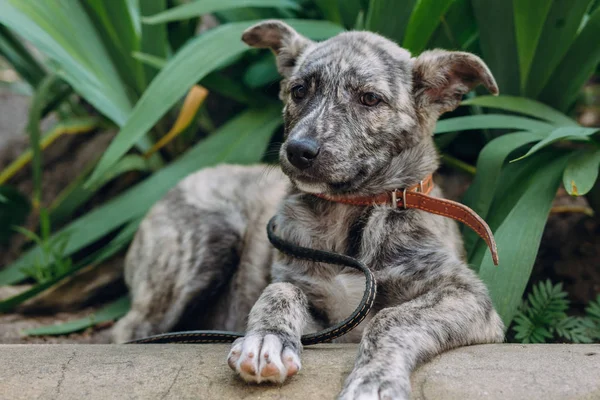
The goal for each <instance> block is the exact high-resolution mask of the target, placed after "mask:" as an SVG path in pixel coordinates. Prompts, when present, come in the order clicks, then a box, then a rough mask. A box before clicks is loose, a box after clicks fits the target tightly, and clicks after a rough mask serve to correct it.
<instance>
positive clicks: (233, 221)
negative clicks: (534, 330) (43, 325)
mask: <svg viewBox="0 0 600 400" xmlns="http://www.w3.org/2000/svg"><path fill="white" fill-rule="evenodd" d="M243 40H244V41H245V42H246V43H247V44H249V45H250V46H254V47H261V48H270V49H272V50H273V52H274V53H275V54H276V56H277V65H278V68H279V71H280V72H281V74H282V76H283V77H284V79H283V81H282V83H281V92H280V97H281V99H282V100H283V102H284V103H285V108H284V120H285V134H286V140H285V143H284V144H283V146H282V147H281V152H280V162H281V169H282V171H283V173H284V174H285V175H283V174H281V173H280V172H279V171H271V172H269V173H265V169H264V167H261V166H255V167H238V166H219V167H216V168H213V169H206V170H203V171H201V172H198V173H196V174H193V175H191V176H189V177H188V178H186V179H185V180H184V181H182V182H181V183H180V184H179V185H178V186H177V187H176V188H175V189H173V190H171V192H170V193H169V194H168V195H167V196H166V197H165V198H164V199H163V200H162V201H160V202H159V203H158V204H157V205H155V206H154V208H153V209H152V210H151V212H150V213H149V215H148V216H147V217H146V218H145V220H144V221H143V222H142V224H141V227H140V229H139V232H138V233H137V235H136V237H135V240H134V243H133V245H132V246H131V249H130V250H129V253H128V256H127V261H126V280H127V283H128V285H129V287H130V289H131V293H132V297H133V306H132V309H131V311H130V312H129V314H128V315H127V316H126V317H125V318H124V319H122V320H121V321H119V323H118V324H117V325H116V327H115V329H114V338H115V340H116V341H119V342H122V341H127V340H131V339H135V338H139V337H142V336H146V335H151V334H156V333H161V332H167V331H170V330H173V329H176V328H181V327H187V328H189V327H194V328H204V329H225V330H245V331H246V332H247V335H246V336H245V337H244V338H241V339H238V340H237V341H236V342H235V343H233V346H232V348H231V352H230V354H229V358H228V362H229V365H230V366H231V368H232V369H233V370H234V371H235V372H236V373H237V374H239V375H240V376H241V377H242V378H243V379H244V380H246V381H248V382H257V383H259V382H266V381H267V382H284V381H285V380H286V378H287V377H289V376H292V375H294V374H296V373H297V372H298V371H299V370H300V367H301V362H300V353H301V350H302V346H301V343H300V336H301V335H302V334H303V333H309V332H314V331H317V330H320V329H323V328H325V327H327V326H330V325H332V324H334V323H336V322H339V321H341V320H343V319H344V318H345V317H347V316H348V315H349V314H350V313H351V312H352V311H353V310H354V308H355V307H356V306H357V304H358V303H359V301H360V298H361V296H362V294H363V290H364V278H363V276H362V274H360V273H359V272H356V271H354V270H350V269H340V267H336V266H331V265H327V264H318V263H314V262H308V261H302V260H298V259H295V258H292V257H288V256H286V255H284V254H280V253H278V252H276V251H275V250H274V249H272V247H270V245H269V243H268V241H267V238H266V234H265V225H266V223H267V221H268V219H269V218H270V217H271V216H272V215H273V214H276V216H277V233H278V235H280V236H281V237H282V238H284V239H286V240H287V241H289V242H292V243H295V244H297V245H300V246H304V247H310V248H314V249H321V250H326V251H333V252H338V253H344V254H347V255H350V256H353V257H357V258H358V259H360V260H361V261H362V262H363V263H364V264H365V265H367V266H368V267H369V268H370V269H371V270H372V271H373V273H374V275H375V277H376V279H377V283H378V293H377V298H376V302H375V307H374V309H373V310H372V312H371V313H370V315H369V316H368V317H367V318H366V319H365V320H364V321H363V322H362V323H361V324H360V325H359V327H358V328H357V329H356V330H354V331H353V332H351V333H350V334H348V335H346V336H345V337H342V338H340V339H337V341H338V342H358V341H360V350H359V354H358V358H357V360H356V364H355V367H354V370H353V371H352V373H351V374H350V375H349V376H348V378H347V380H346V382H345V384H344V387H343V390H342V392H341V394H340V398H341V399H405V398H408V397H409V393H410V373H411V371H412V370H413V369H414V368H415V367H416V366H417V365H418V364H419V363H422V362H424V361H427V360H428V359H430V358H431V357H433V356H435V355H437V354H439V353H441V352H443V351H445V350H448V349H451V348H455V347H458V346H464V345H470V344H476V343H491V342H500V341H502V340H503V324H502V321H501V320H500V318H499V317H498V314H497V313H496V311H495V310H494V308H493V306H492V303H491V301H490V298H489V295H488V292H487V290H486V287H485V286H484V284H483V283H482V282H481V281H480V280H479V279H478V277H477V276H476V275H475V274H474V273H473V272H472V271H471V270H470V269H469V268H468V267H467V265H466V264H465V262H464V260H463V247H462V242H461V238H460V236H459V233H458V230H457V226H456V224H455V223H454V221H452V220H450V219H447V218H444V217H440V216H436V215H433V214H429V213H426V212H424V211H421V210H415V209H412V210H411V209H408V210H404V209H394V208H391V207H389V206H369V207H367V206H354V205H347V204H341V203H336V202H331V201H328V200H324V199H322V198H318V197H316V196H314V194H329V195H344V196H355V195H361V196H368V195H376V194H380V193H382V192H386V191H392V190H394V189H398V188H405V187H409V186H412V185H415V184H416V183H418V182H419V181H421V180H423V179H424V178H425V177H427V176H428V175H429V174H431V173H433V172H434V171H435V170H436V169H437V167H438V156H437V153H436V150H435V148H434V144H433V140H432V132H433V129H434V126H435V123H436V120H437V119H438V117H439V116H440V115H441V114H442V113H444V112H446V111H449V110H453V109H455V108H456V107H457V106H458V104H459V102H460V100H461V98H462V96H463V95H464V94H465V93H467V92H469V91H470V90H471V89H473V88H474V87H475V86H477V85H479V84H483V85H484V86H485V87H486V88H487V89H488V90H489V91H491V92H492V93H494V94H496V93H497V92H498V88H497V86H496V83H495V81H494V78H493V77H492V75H491V73H490V71H489V70H488V68H487V67H486V65H485V64H484V63H483V62H482V61H481V59H479V58H478V57H476V56H474V55H472V54H468V53H462V52H449V51H443V50H433V51H426V52H424V53H423V54H421V55H420V56H418V57H416V58H411V55H410V54H409V53H408V52H407V51H406V50H404V49H402V48H400V47H398V46H396V45H395V44H394V43H392V42H391V41H389V40H387V39H385V38H383V37H381V36H378V35H376V34H373V33H368V32H347V33H342V34H340V35H338V36H335V37H333V38H331V39H329V40H327V41H324V42H320V43H315V42H312V41H310V40H308V39H307V38H305V37H303V36H301V35H299V34H298V33H297V32H296V31H294V29H292V28H291V27H290V26H288V25H286V24H284V23H282V22H279V21H266V22H263V23H260V24H258V25H256V26H253V27H251V28H250V29H248V30H247V31H246V32H245V33H244V35H243ZM432 195H433V196H436V197H441V196H442V193H441V192H440V190H439V189H437V188H436V189H435V190H434V191H433V192H432ZM186 324H187V326H186Z"/></svg>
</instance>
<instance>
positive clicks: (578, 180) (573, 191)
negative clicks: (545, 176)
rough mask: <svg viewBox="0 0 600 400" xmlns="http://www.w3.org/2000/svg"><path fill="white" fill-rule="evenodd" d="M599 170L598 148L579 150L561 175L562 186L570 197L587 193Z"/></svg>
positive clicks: (599, 151)
mask: <svg viewBox="0 0 600 400" xmlns="http://www.w3.org/2000/svg"><path fill="white" fill-rule="evenodd" d="M598 168H600V148H597V147H595V148H593V149H586V150H580V151H578V152H576V153H574V154H573V155H572V156H571V158H570V159H569V163H568V164H567V168H565V172H564V174H563V185H565V189H567V192H568V193H569V194H570V195H572V196H582V195H584V194H586V193H587V192H589V191H590V190H591V189H592V187H593V186H594V184H595V183H596V179H598Z"/></svg>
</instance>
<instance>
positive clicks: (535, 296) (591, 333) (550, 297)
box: [513, 280, 600, 343]
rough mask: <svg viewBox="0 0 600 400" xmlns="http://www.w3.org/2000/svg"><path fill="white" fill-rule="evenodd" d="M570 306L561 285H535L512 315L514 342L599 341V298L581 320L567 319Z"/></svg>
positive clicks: (546, 282)
mask: <svg viewBox="0 0 600 400" xmlns="http://www.w3.org/2000/svg"><path fill="white" fill-rule="evenodd" d="M569 304H570V302H569V300H568V299H567V293H566V292H565V291H564V290H563V288H562V283H559V284H557V285H553V284H552V283H551V282H550V280H547V281H545V282H538V283H537V284H536V285H534V286H533V289H532V291H531V293H529V294H528V295H527V299H526V300H525V301H523V303H522V304H521V306H520V307H519V311H518V313H517V315H516V316H515V319H514V326H513V330H514V332H515V333H516V334H515V339H516V340H517V341H519V342H521V343H546V342H548V341H557V340H567V341H570V342H574V343H591V342H593V341H595V340H598V339H600V296H598V297H597V298H596V300H595V301H592V302H591V303H590V304H589V306H588V307H587V308H586V315H585V316H583V317H573V316H567V313H566V312H567V310H568V309H569Z"/></svg>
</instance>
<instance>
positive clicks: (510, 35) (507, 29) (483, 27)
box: [471, 0, 520, 95]
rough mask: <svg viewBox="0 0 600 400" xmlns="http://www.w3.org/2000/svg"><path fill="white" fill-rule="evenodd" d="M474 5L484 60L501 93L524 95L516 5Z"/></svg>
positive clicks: (480, 0)
mask: <svg viewBox="0 0 600 400" xmlns="http://www.w3.org/2000/svg"><path fill="white" fill-rule="evenodd" d="M519 1H520V0H519ZM471 4H472V6H473V12H474V14H475V19H476V20H477V25H478V26H479V43H480V46H481V51H482V55H483V59H484V60H485V62H486V63H487V65H488V66H489V67H490V70H491V71H492V73H493V74H494V77H495V78H496V82H498V87H499V88H500V93H503V94H509V95H518V94H520V84H519V82H520V75H519V57H518V55H517V41H516V37H515V26H514V21H513V1H510V0H506V1H504V0H502V1H498V0H471Z"/></svg>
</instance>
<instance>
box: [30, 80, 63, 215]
mask: <svg viewBox="0 0 600 400" xmlns="http://www.w3.org/2000/svg"><path fill="white" fill-rule="evenodd" d="M57 80H58V78H57V76H56V75H48V76H46V77H45V78H44V79H42V81H41V83H40V84H39V86H38V88H37V90H36V92H35V94H34V96H33V99H32V101H31V107H29V123H28V124H27V132H29V146H30V147H31V151H32V157H33V158H32V162H31V169H32V176H33V197H32V201H31V203H32V205H33V208H35V209H38V208H39V206H40V202H41V199H42V149H41V147H40V136H41V133H40V120H41V119H42V111H43V108H44V103H45V100H46V98H47V97H48V93H49V92H50V90H51V88H52V87H53V86H54V84H55V82H57Z"/></svg>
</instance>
